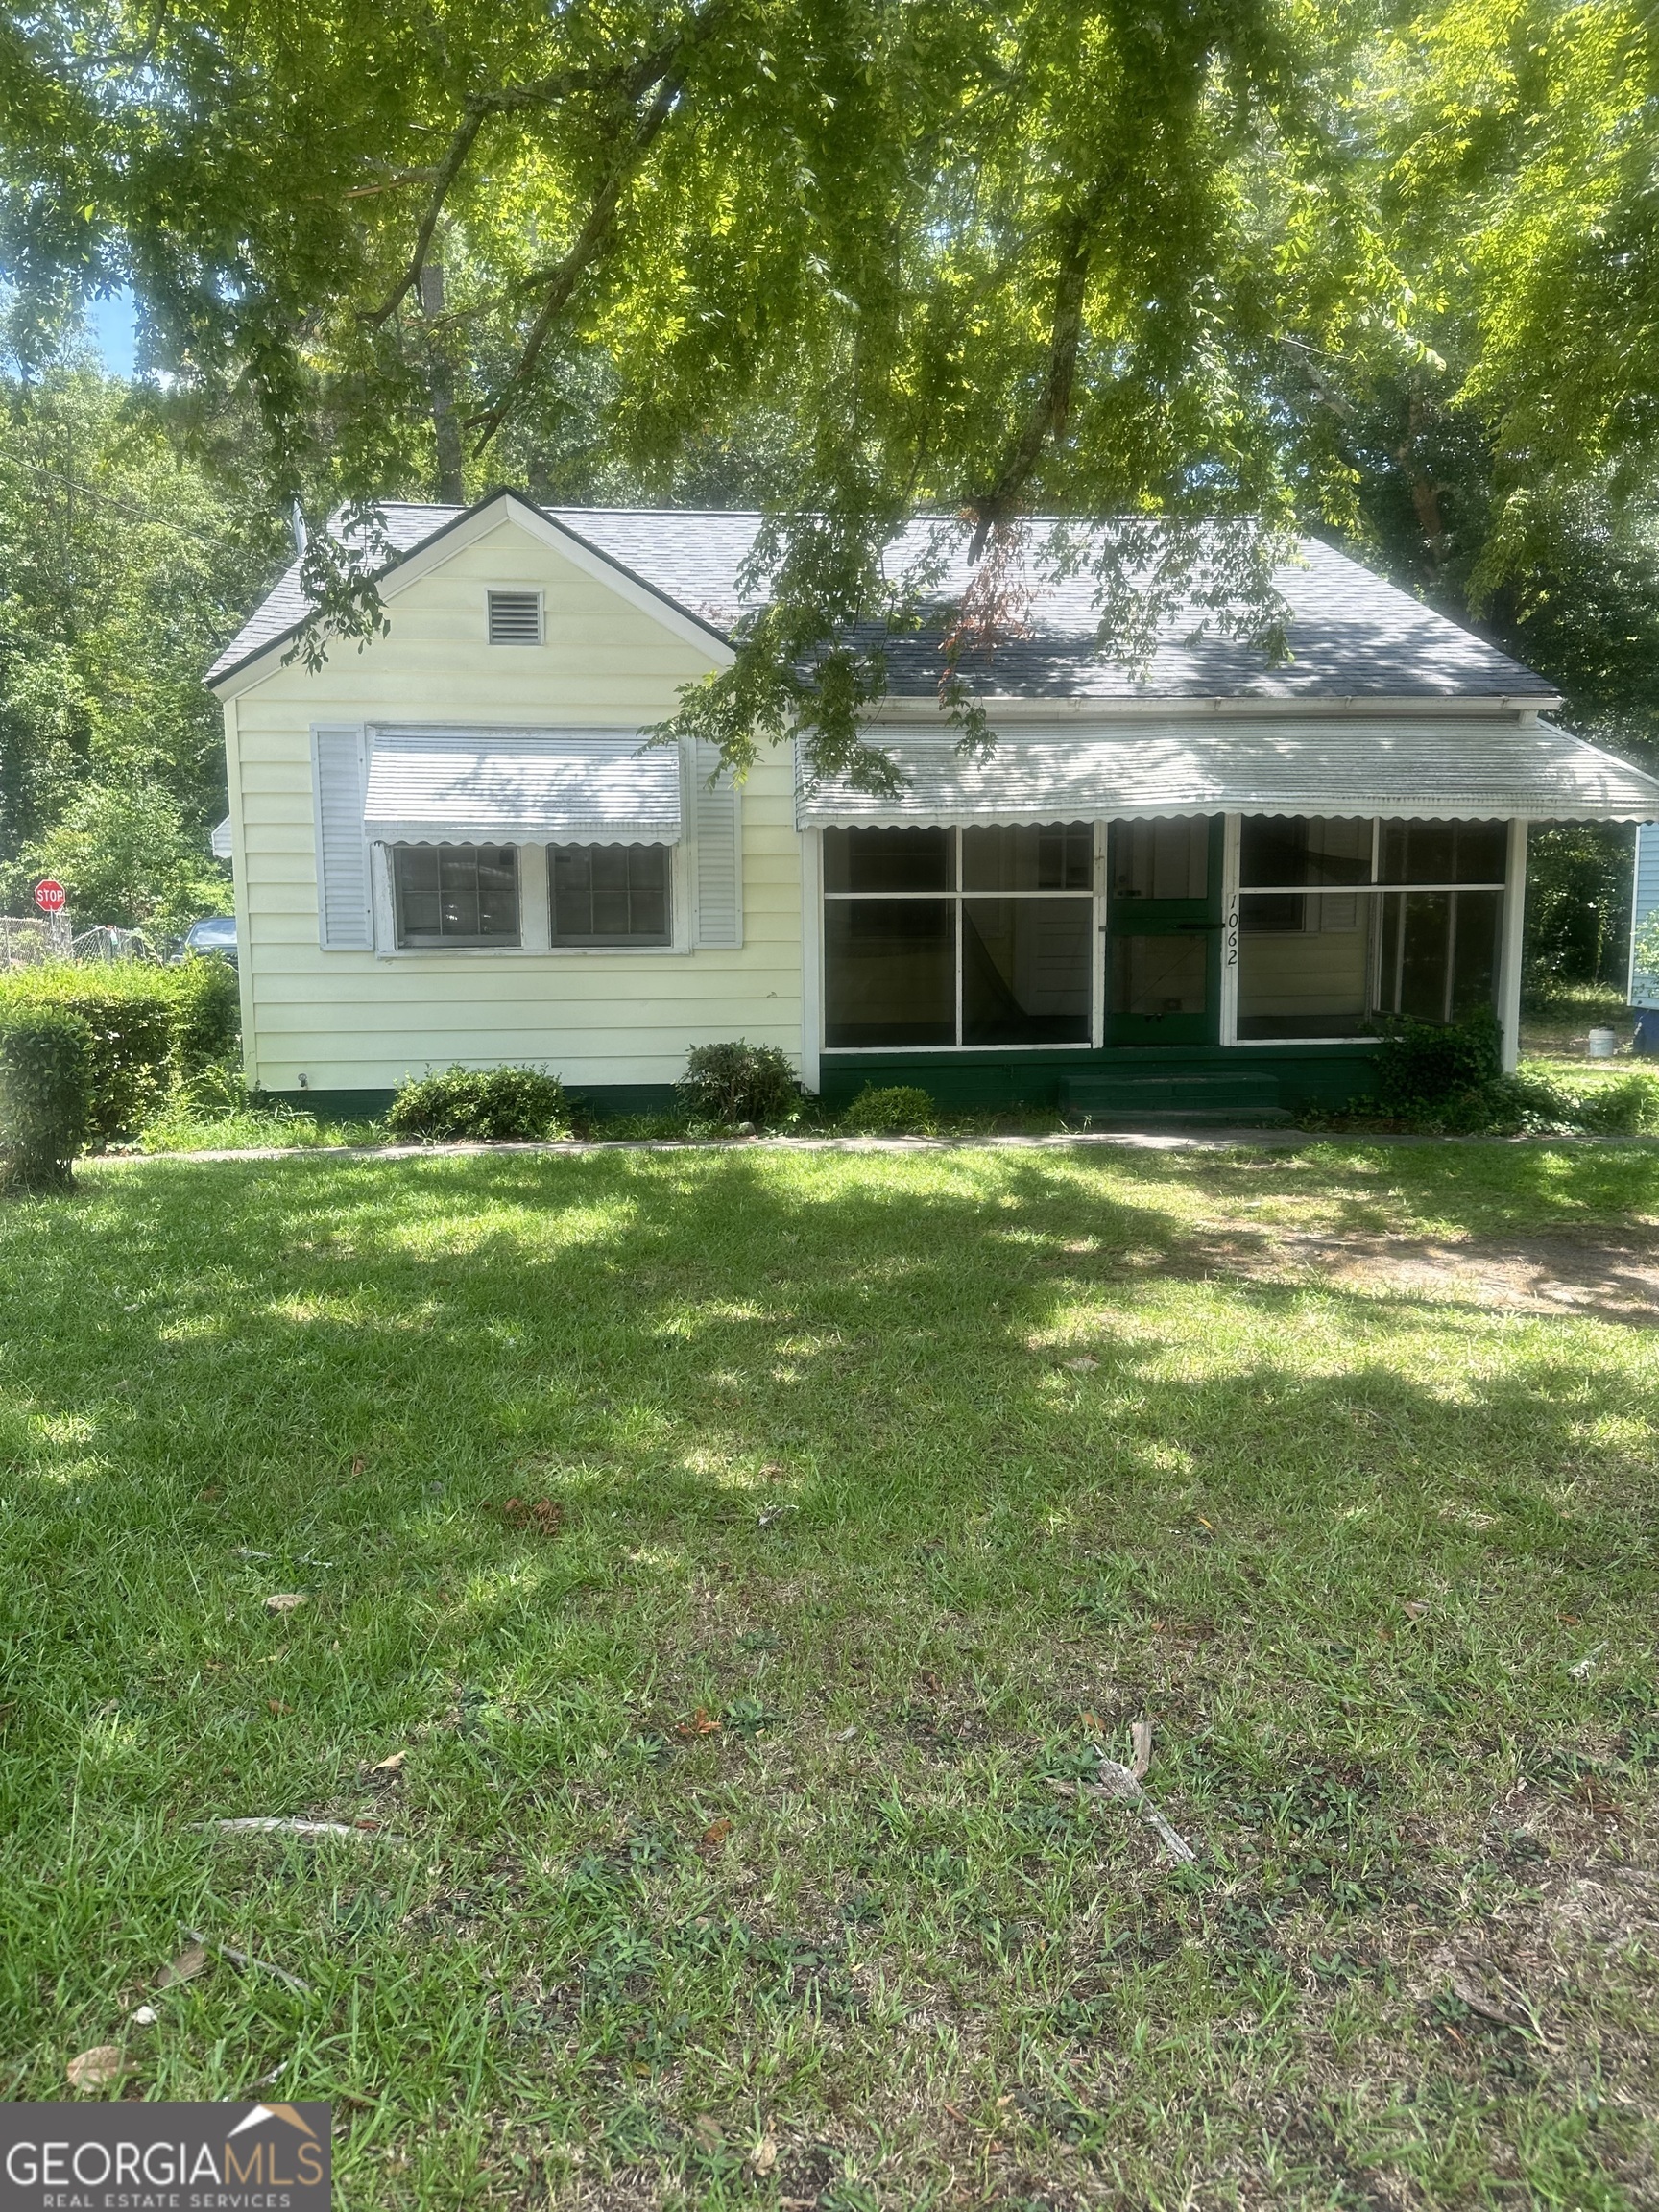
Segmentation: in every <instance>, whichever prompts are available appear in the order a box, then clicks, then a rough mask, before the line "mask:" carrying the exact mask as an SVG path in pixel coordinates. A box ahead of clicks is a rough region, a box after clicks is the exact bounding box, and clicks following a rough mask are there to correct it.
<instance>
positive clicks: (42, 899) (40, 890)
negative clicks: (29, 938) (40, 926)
mask: <svg viewBox="0 0 1659 2212" xmlns="http://www.w3.org/2000/svg"><path fill="white" fill-rule="evenodd" d="M63 902H64V890H63V886H62V884H61V883H60V882H58V881H57V880H56V879H55V878H53V877H50V876H48V877H47V878H46V880H45V882H44V883H36V886H35V903H36V906H41V907H44V908H45V910H46V912H47V913H48V914H61V913H62V911H63Z"/></svg>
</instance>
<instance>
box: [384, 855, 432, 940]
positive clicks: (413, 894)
mask: <svg viewBox="0 0 1659 2212" xmlns="http://www.w3.org/2000/svg"><path fill="white" fill-rule="evenodd" d="M392 881H393V886H394V888H395V890H396V892H397V942H398V944H399V945H406V944H408V943H409V941H410V939H411V938H413V937H433V938H435V937H436V936H437V935H438V848H437V847H436V846H435V845H394V846H393V848H392Z"/></svg>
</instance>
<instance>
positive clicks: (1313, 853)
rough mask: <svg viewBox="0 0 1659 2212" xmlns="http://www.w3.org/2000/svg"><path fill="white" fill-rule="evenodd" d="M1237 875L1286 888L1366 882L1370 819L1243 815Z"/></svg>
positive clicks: (1245, 880)
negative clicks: (1304, 884) (1302, 884)
mask: <svg viewBox="0 0 1659 2212" xmlns="http://www.w3.org/2000/svg"><path fill="white" fill-rule="evenodd" d="M1238 880H1239V882H1240V883H1241V884H1245V885H1249V884H1251V883H1267V884H1271V885H1272V886H1273V887H1274V888H1275V889H1280V888H1284V889H1288V888H1289V887H1290V886H1291V885H1293V884H1301V883H1306V884H1307V885H1309V887H1310V888H1311V887H1312V886H1314V885H1315V884H1319V883H1369V882H1370V880H1371V824H1370V821H1369V819H1368V818H1367V819H1364V820H1358V819H1353V818H1336V817H1332V816H1325V815H1307V814H1285V815H1281V814H1246V815H1245V817H1244V820H1243V822H1242V823H1241V825H1240V826H1239V835H1238Z"/></svg>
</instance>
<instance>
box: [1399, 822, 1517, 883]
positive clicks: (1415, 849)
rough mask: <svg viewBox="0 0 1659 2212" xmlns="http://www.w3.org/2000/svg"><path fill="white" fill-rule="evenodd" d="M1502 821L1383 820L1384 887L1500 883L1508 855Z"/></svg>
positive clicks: (1505, 827)
mask: <svg viewBox="0 0 1659 2212" xmlns="http://www.w3.org/2000/svg"><path fill="white" fill-rule="evenodd" d="M1507 842H1508V825H1507V824H1506V823H1503V822H1384V823H1383V842H1382V863H1381V869H1380V876H1381V880H1382V881H1383V882H1384V883H1502V882H1503V874H1504V863H1505V860H1506V857H1507V854H1506V847H1507Z"/></svg>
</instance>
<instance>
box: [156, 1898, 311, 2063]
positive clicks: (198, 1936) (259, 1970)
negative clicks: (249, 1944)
mask: <svg viewBox="0 0 1659 2212" xmlns="http://www.w3.org/2000/svg"><path fill="white" fill-rule="evenodd" d="M184 1933H185V1935H186V1936H189V1938H190V1940H191V1942H192V1943H200V1944H201V1946H202V1948H203V1950H204V1951H216V1952H217V1953H218V1954H219V1957H220V1958H221V1959H228V1960H229V1961H230V1963H231V1965H232V1966H240V1967H242V1968H243V1969H244V1970H245V1971H246V1972H248V1973H251V1974H274V1975H275V1976H276V1980H277V1981H278V1982H281V1983H284V1984H286V1985H287V1986H288V1987H289V1988H290V1989H297V1990H298V1991H299V1992H300V1994H301V1997H309V1996H310V1994H311V1984H310V1983H309V1982H301V1979H300V1977H299V1975H298V1974H290V1973H289V1971H288V1969H287V1967H286V1966H273V1965H272V1963H271V1961H270V1960H268V1959H250V1958H249V1956H248V1954H247V1952H246V1951H234V1950H232V1949H231V1947H230V1945H229V1944H228V1943H220V1942H217V1941H216V1940H215V1939H214V1938H213V1937H212V1936H204V1935H203V1933H202V1931H201V1929H200V1928H186V1929H185V1930H184ZM287 2063H288V2061H287V2059H286V2058H284V2059H283V2061H282V2066H286V2065H287ZM282 2066H278V2067H277V2069H276V2074H280V2073H281V2071H282ZM276 2074H267V2075H266V2077H265V2080H266V2081H275V2080H276ZM260 2086H261V2087H262V2086H263V2083H261V2084H260Z"/></svg>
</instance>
